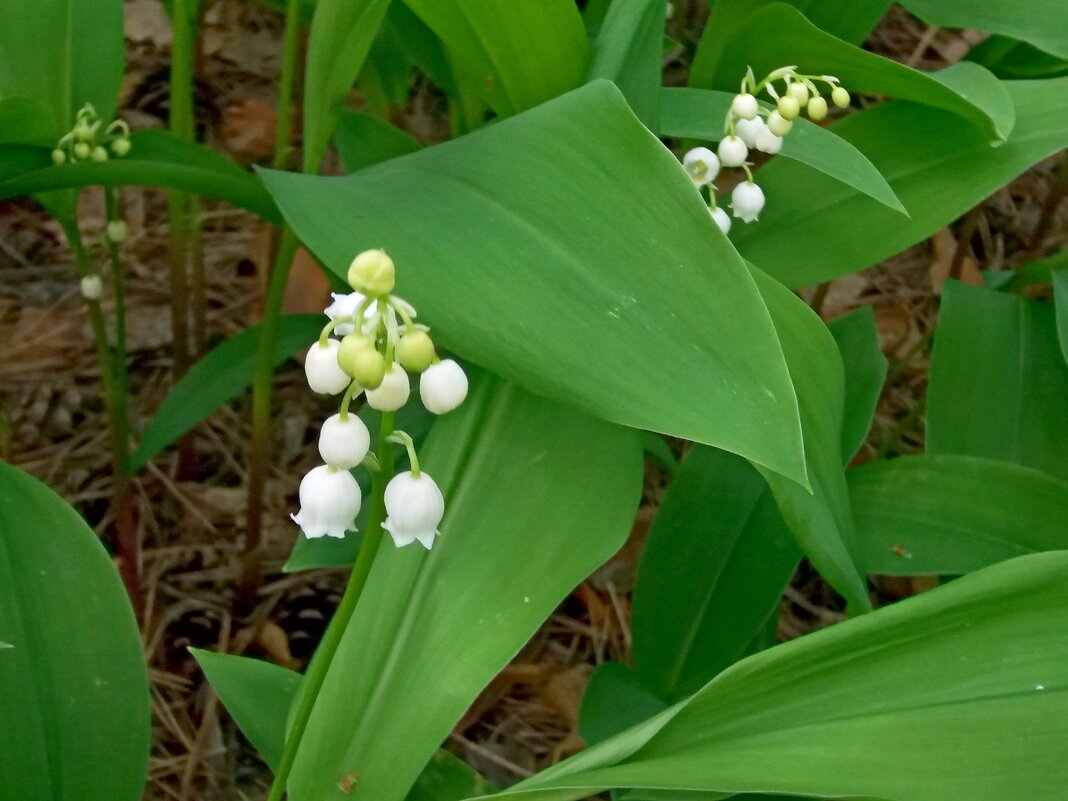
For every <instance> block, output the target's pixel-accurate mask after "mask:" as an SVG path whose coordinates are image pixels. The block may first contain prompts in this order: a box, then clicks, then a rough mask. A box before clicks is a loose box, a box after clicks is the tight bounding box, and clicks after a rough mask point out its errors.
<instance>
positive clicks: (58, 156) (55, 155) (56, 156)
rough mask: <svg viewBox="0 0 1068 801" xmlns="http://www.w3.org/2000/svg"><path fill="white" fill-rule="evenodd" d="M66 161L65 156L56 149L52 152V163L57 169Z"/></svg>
mask: <svg viewBox="0 0 1068 801" xmlns="http://www.w3.org/2000/svg"><path fill="white" fill-rule="evenodd" d="M66 160H67V154H66V153H64V152H63V151H62V150H60V149H59V148H58V147H57V148H56V149H55V150H53V151H52V163H53V164H55V165H56V166H57V167H58V166H59V165H60V164H62V163H63V162H65V161H66Z"/></svg>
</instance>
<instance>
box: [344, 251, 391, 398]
mask: <svg viewBox="0 0 1068 801" xmlns="http://www.w3.org/2000/svg"><path fill="white" fill-rule="evenodd" d="M348 278H349V285H350V286H351V287H352V288H353V289H355V290H356V291H357V292H362V293H363V294H365V295H367V296H368V297H372V298H378V297H382V296H383V295H388V294H389V293H390V292H392V291H393V285H394V283H395V282H396V270H395V269H394V267H393V259H391V258H390V257H389V255H388V254H387V253H386V251H384V250H365V251H364V252H363V253H361V254H359V255H358V256H357V257H356V258H355V259H353V260H352V264H350V265H349V275H348ZM365 386H366V385H365Z"/></svg>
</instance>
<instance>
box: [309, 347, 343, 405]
mask: <svg viewBox="0 0 1068 801" xmlns="http://www.w3.org/2000/svg"><path fill="white" fill-rule="evenodd" d="M340 347H341V345H340V343H339V342H338V341H337V340H336V339H328V340H327V341H326V345H325V346H323V345H320V344H319V343H318V342H315V343H313V344H312V346H311V347H310V348H309V349H308V355H307V356H306V357H305V358H304V374H305V375H306V376H307V377H308V386H309V387H311V390H312V392H318V393H319V394H320V395H337V394H338V393H339V392H343V391H344V390H345V387H347V386H348V385H349V382H350V381H351V379H350V378H349V377H348V376H347V375H346V374H345V371H344V370H342V369H341V366H340V365H339V364H338V363H337V352H338V348H340Z"/></svg>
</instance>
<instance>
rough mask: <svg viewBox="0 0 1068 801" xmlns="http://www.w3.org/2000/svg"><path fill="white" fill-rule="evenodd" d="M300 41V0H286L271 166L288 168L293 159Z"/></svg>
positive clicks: (280, 168) (279, 168)
mask: <svg viewBox="0 0 1068 801" xmlns="http://www.w3.org/2000/svg"><path fill="white" fill-rule="evenodd" d="M299 44H300V0H286V31H285V38H284V39H283V42H282V77H281V80H280V82H279V86H278V108H277V109H276V118H277V124H276V126H275V130H274V159H273V160H272V161H271V166H272V167H273V168H274V169H276V170H284V169H285V168H286V161H287V160H288V158H289V134H290V129H291V127H292V122H291V120H292V114H293V87H294V86H295V85H296V82H297V48H298V46H299Z"/></svg>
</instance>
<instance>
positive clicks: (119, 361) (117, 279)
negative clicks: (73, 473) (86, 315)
mask: <svg viewBox="0 0 1068 801" xmlns="http://www.w3.org/2000/svg"><path fill="white" fill-rule="evenodd" d="M104 201H105V206H106V208H107V219H108V221H109V222H111V221H114V220H119V219H121V214H120V213H119V202H118V201H119V192H118V190H117V189H113V188H105V189H104ZM106 241H107V243H108V256H109V257H110V259H111V281H112V290H113V292H114V293H115V353H114V360H113V372H112V375H113V376H114V391H115V393H116V394H117V395H118V396H120V397H121V398H122V399H123V404H124V405H125V402H126V399H127V398H128V397H129V382H128V381H127V377H126V276H125V275H124V274H123V271H122V262H121V261H120V260H119V246H118V244H116V243H115V242H112V241H111V239H110V238H106ZM123 416H124V417H125V416H126V415H123ZM126 441H127V440H125V439H124V442H126ZM128 456H129V453H128V449H127V448H126V447H123V448H122V457H123V469H122V473H123V475H126V473H127V472H128V466H127V465H128V463H127V457H128Z"/></svg>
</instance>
